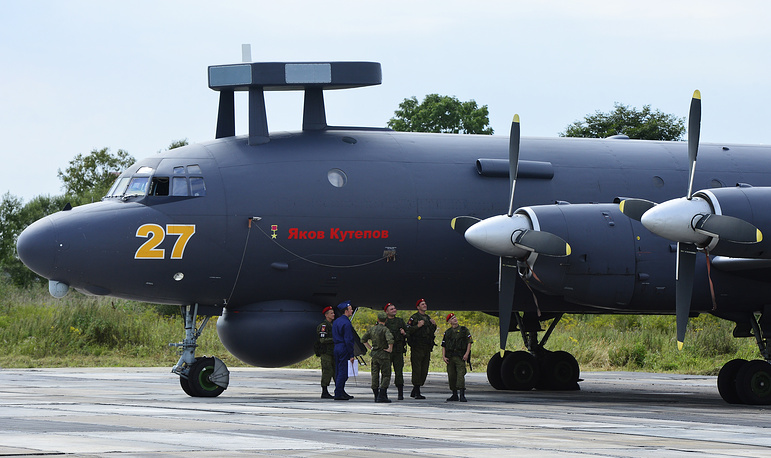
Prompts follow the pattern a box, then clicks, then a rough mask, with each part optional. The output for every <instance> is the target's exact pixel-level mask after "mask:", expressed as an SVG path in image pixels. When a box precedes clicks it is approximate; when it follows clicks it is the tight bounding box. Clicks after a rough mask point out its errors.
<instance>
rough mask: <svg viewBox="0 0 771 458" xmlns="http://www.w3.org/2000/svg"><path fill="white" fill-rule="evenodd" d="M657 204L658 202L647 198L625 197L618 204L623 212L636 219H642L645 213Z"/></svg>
mask: <svg viewBox="0 0 771 458" xmlns="http://www.w3.org/2000/svg"><path fill="white" fill-rule="evenodd" d="M655 206H656V202H651V201H650V200H645V199H624V200H622V201H621V203H620V204H618V207H619V208H620V209H621V213H623V214H625V215H626V216H628V217H630V218H632V219H633V220H635V221H640V219H641V218H642V215H643V213H645V212H647V211H648V210H650V209H651V208H653V207H655Z"/></svg>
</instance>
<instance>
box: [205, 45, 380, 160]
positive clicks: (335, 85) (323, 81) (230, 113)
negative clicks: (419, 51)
mask: <svg viewBox="0 0 771 458" xmlns="http://www.w3.org/2000/svg"><path fill="white" fill-rule="evenodd" d="M242 56H243V59H244V60H246V59H251V49H248V50H247V49H246V47H242ZM381 82H382V72H381V68H380V64H379V63H377V62H296V63H288V62H244V63H241V64H230V65H212V66H210V67H209V87H210V88H211V89H213V90H215V91H219V93H220V100H219V111H218V114H217V132H216V135H215V138H224V137H233V136H235V135H236V115H235V91H248V92H249V145H261V144H264V143H267V142H269V141H270V135H269V134H268V118H267V115H266V112H265V91H305V102H304V106H303V130H322V129H326V128H327V116H326V110H325V108H324V90H329V89H350V88H356V87H365V86H374V85H378V84H380V83H381Z"/></svg>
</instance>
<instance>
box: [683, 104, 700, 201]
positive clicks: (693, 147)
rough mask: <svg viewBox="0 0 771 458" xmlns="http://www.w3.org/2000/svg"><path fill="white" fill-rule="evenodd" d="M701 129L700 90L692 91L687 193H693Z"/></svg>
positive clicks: (689, 198) (689, 115)
mask: <svg viewBox="0 0 771 458" xmlns="http://www.w3.org/2000/svg"><path fill="white" fill-rule="evenodd" d="M700 131H701V92H699V91H698V90H696V91H693V98H692V99H691V110H690V112H689V113H688V194H686V197H687V198H688V200H691V196H692V195H693V176H694V174H695V172H696V155H697V154H698V153H699V133H700Z"/></svg>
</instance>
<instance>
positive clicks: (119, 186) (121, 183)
mask: <svg viewBox="0 0 771 458" xmlns="http://www.w3.org/2000/svg"><path fill="white" fill-rule="evenodd" d="M129 180H131V178H129V177H121V178H118V179H117V180H115V184H114V185H113V187H112V189H111V190H110V194H108V195H110V196H112V197H120V196H122V195H123V194H125V193H126V187H128V184H129Z"/></svg>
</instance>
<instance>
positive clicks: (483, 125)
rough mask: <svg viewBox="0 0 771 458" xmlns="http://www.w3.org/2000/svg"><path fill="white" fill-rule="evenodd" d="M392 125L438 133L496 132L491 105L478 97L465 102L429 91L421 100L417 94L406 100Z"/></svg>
mask: <svg viewBox="0 0 771 458" xmlns="http://www.w3.org/2000/svg"><path fill="white" fill-rule="evenodd" d="M394 114H395V115H396V116H394V117H393V118H391V119H390V120H388V127H390V128H391V129H393V130H398V131H402V132H436V133H452V134H458V133H463V134H486V135H492V134H493V129H492V127H490V119H489V117H488V116H489V115H488V111H487V105H482V106H481V107H479V106H477V103H476V102H475V101H474V100H469V101H467V102H461V101H460V100H458V99H457V98H456V97H450V96H446V95H439V94H428V95H427V96H426V98H425V99H423V101H422V102H420V103H418V99H417V98H416V97H414V96H413V97H410V98H408V99H404V101H403V102H402V103H400V104H399V109H398V110H396V111H395V112H394Z"/></svg>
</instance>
